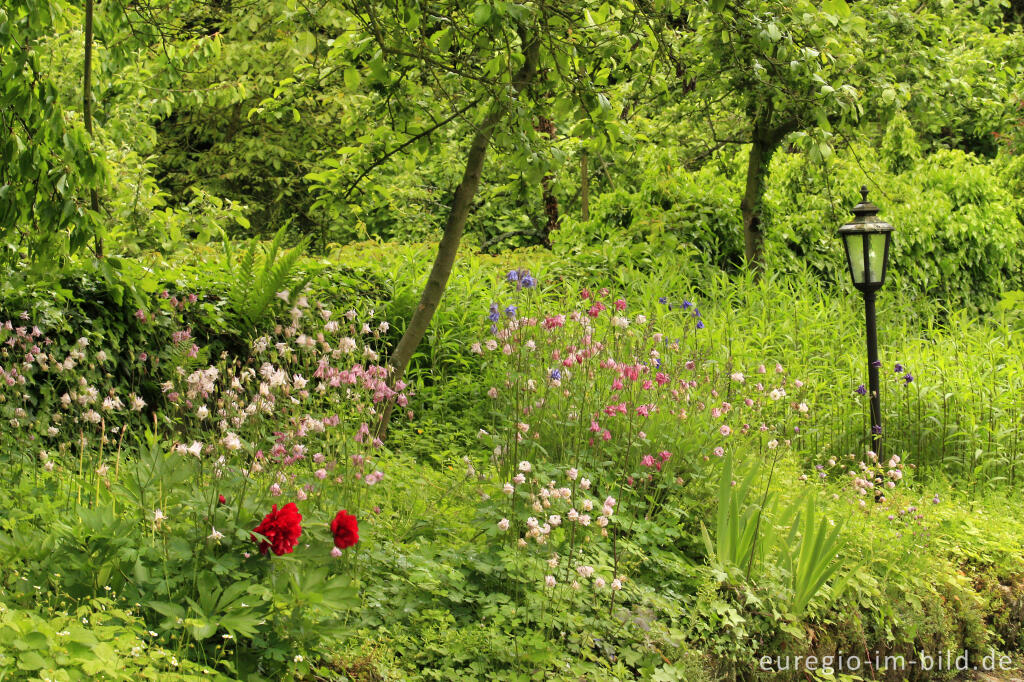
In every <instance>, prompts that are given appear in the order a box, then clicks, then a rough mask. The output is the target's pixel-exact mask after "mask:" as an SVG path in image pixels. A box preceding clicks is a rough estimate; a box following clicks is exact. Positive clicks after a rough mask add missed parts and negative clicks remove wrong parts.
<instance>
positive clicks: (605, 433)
mask: <svg viewBox="0 0 1024 682" xmlns="http://www.w3.org/2000/svg"><path fill="white" fill-rule="evenodd" d="M601 438H602V440H611V439H612V432H611V431H609V430H608V429H605V430H604V431H602V432H601Z"/></svg>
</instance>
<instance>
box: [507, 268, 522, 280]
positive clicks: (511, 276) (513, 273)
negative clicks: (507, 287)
mask: <svg viewBox="0 0 1024 682" xmlns="http://www.w3.org/2000/svg"><path fill="white" fill-rule="evenodd" d="M505 279H507V280H508V281H509V282H518V281H519V271H518V270H510V271H509V273H508V275H506V276H505Z"/></svg>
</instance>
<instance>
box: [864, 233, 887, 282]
mask: <svg viewBox="0 0 1024 682" xmlns="http://www.w3.org/2000/svg"><path fill="white" fill-rule="evenodd" d="M885 237H886V235H885V233H884V232H876V233H875V234H873V235H871V237H870V238H869V239H870V246H869V247H868V259H869V260H870V262H871V263H870V264H871V273H870V274H871V282H872V283H880V282H881V281H882V266H883V265H885V262H884V261H885Z"/></svg>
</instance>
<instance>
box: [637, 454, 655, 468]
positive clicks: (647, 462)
mask: <svg viewBox="0 0 1024 682" xmlns="http://www.w3.org/2000/svg"><path fill="white" fill-rule="evenodd" d="M640 464H641V466H645V467H653V466H654V458H653V457H651V456H650V455H644V456H643V458H642V459H641V460H640Z"/></svg>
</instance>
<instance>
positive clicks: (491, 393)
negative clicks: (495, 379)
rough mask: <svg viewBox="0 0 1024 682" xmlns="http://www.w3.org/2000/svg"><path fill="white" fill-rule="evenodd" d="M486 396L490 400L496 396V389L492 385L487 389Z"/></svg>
mask: <svg viewBox="0 0 1024 682" xmlns="http://www.w3.org/2000/svg"><path fill="white" fill-rule="evenodd" d="M487 397H488V398H491V399H492V400H493V399H494V398H497V397H498V389H496V388H494V387H493V386H491V387H490V388H489V389H487Z"/></svg>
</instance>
